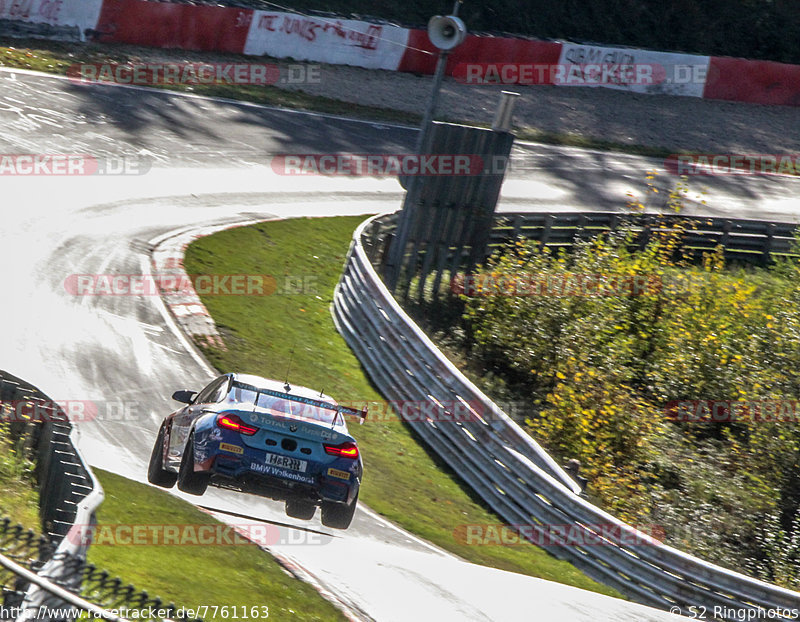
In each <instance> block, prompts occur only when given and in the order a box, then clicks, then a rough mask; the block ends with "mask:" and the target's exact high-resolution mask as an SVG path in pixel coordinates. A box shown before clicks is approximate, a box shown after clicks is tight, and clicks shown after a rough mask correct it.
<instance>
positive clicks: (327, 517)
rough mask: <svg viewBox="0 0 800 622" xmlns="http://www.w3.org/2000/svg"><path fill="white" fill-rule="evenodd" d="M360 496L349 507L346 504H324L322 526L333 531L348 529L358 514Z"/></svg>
mask: <svg viewBox="0 0 800 622" xmlns="http://www.w3.org/2000/svg"><path fill="white" fill-rule="evenodd" d="M356 505H358V495H356V498H355V499H353V501H352V502H351V503H350V504H349V505H345V504H344V503H332V502H323V503H322V524H323V525H325V526H326V527H331V528H333V529H347V528H348V527H349V526H350V523H352V522H353V515H354V514H355V513H356Z"/></svg>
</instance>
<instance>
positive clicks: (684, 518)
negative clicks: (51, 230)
mask: <svg viewBox="0 0 800 622" xmlns="http://www.w3.org/2000/svg"><path fill="white" fill-rule="evenodd" d="M687 226H688V225H687V224H686V223H682V222H678V223H676V224H674V225H671V226H670V227H671V228H670V227H668V228H667V230H666V231H663V232H661V233H659V234H657V235H655V236H654V237H653V238H652V239H651V240H650V242H649V243H648V244H647V245H646V247H645V248H643V249H641V250H639V248H638V246H637V245H636V244H635V243H634V242H635V240H634V237H633V236H634V233H633V231H632V230H631V229H629V228H625V227H623V228H622V229H621V230H619V231H617V232H614V233H608V234H604V235H600V236H597V237H594V238H592V239H589V240H588V241H583V242H578V243H577V244H576V245H575V247H574V249H573V250H572V251H571V252H569V253H567V252H564V251H561V252H551V251H550V250H549V249H548V248H543V247H542V246H541V245H540V244H539V243H537V242H531V241H521V240H520V241H516V242H514V243H512V244H510V245H508V246H507V247H506V248H505V249H504V251H503V252H502V253H500V254H498V255H496V256H494V257H492V258H491V259H490V260H489V262H488V263H487V265H486V266H485V267H484V268H483V269H482V270H481V271H480V273H479V275H478V276H477V277H476V279H475V281H474V284H473V285H474V287H475V288H477V291H476V292H473V293H476V294H477V295H471V296H464V297H463V300H464V304H465V310H464V316H463V320H464V323H465V326H464V329H465V330H464V334H465V335H466V337H465V342H464V344H463V346H464V350H465V353H466V354H467V355H468V356H465V357H464V358H465V360H469V361H471V366H472V370H473V372H475V373H477V374H478V375H480V376H481V378H482V386H483V387H484V388H486V390H488V391H489V392H490V393H492V394H494V395H496V394H497V393H498V392H500V393H502V397H503V399H509V398H511V399H516V400H520V401H527V402H528V403H530V404H531V405H532V407H531V410H530V412H529V413H527V417H526V418H525V425H526V426H527V427H528V429H529V430H530V433H531V434H532V435H533V436H534V437H535V438H536V439H537V440H539V441H540V442H542V443H543V444H544V446H545V447H547V448H548V450H550V451H551V452H553V453H554V454H555V455H556V456H558V457H559V458H561V459H563V460H566V459H570V458H577V459H578V460H580V462H581V464H582V473H583V474H584V475H585V476H586V477H588V478H589V480H590V495H591V496H592V498H593V499H594V500H595V501H596V502H597V503H599V504H600V505H601V506H602V507H604V508H606V509H608V510H609V511H611V512H613V513H614V514H616V515H617V516H619V517H620V518H622V519H625V520H627V521H630V522H639V523H640V524H642V523H647V524H658V525H660V526H662V527H663V528H664V530H665V533H666V538H667V540H668V541H669V542H671V543H673V544H676V545H678V546H680V547H682V548H684V549H688V550H690V551H694V552H695V553H697V554H700V555H702V556H704V557H706V558H707V559H710V560H711V561H715V562H718V563H722V564H725V565H728V566H730V567H732V568H737V569H739V568H742V567H745V568H748V569H749V571H750V572H752V573H753V574H755V575H757V576H760V577H763V578H766V579H768V580H774V581H778V582H780V583H782V584H784V585H786V586H787V587H791V588H794V589H796V588H798V587H800V577H799V576H798V572H797V567H796V565H795V564H796V562H797V558H798V555H800V544H798V543H800V530H799V526H800V517H799V516H800V515H798V507H799V506H800V427H798V424H797V422H796V421H795V420H794V416H793V415H794V413H791V416H790V417H784V418H785V419H787V420H774V419H775V417H767V418H766V420H765V419H764V418H763V417H754V416H748V415H747V413H745V414H742V415H739V416H736V414H735V413H734V416H733V417H731V418H730V419H731V420H727V421H707V420H700V421H692V420H688V421H687V420H685V419H686V417H681V416H679V417H677V418H676V417H674V416H671V415H674V414H675V413H676V412H677V411H675V410H674V409H673V410H668V408H667V407H668V406H669V405H670V403H671V402H675V401H687V400H708V401H714V402H719V401H732V402H757V401H779V402H780V403H788V401H790V400H796V399H797V396H798V394H799V393H800V391H799V389H800V347H798V343H800V292H798V288H797V283H798V282H800V264H798V262H796V261H789V260H786V261H783V262H780V263H779V264H778V265H776V266H774V267H772V268H770V269H756V268H752V267H743V266H732V265H726V263H725V260H724V258H723V255H722V252H721V249H717V251H715V252H713V253H708V254H706V255H705V256H704V257H702V259H700V260H699V261H690V258H689V257H687V256H684V254H683V252H682V251H680V250H679V249H680V241H681V239H682V237H683V235H684V233H685V231H686V228H687ZM585 275H601V276H600V277H599V281H598V282H599V283H600V285H593V282H592V280H591V279H588V278H587V277H586V276H585ZM615 279H616V286H615V285H614V283H615ZM637 283H638V285H639V289H638V290H636V289H635V284H637ZM502 291H506V292H507V293H508V292H510V293H512V294H514V295H498V293H499V292H502ZM498 379H499V380H498ZM498 387H499V388H500V389H499V391H498ZM687 412H689V411H687ZM750 412H751V413H752V412H753V410H752V409H751V411H750ZM767 414H768V413H767V412H764V415H767ZM784 414H785V415H786V414H789V413H784ZM681 419H684V420H681ZM687 526H689V527H690V528H689V529H688V530H687Z"/></svg>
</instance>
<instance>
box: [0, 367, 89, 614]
mask: <svg viewBox="0 0 800 622" xmlns="http://www.w3.org/2000/svg"><path fill="white" fill-rule="evenodd" d="M0 401H1V402H2V404H3V406H2V409H1V410H0V412H2V413H3V415H5V414H6V412H7V407H6V405H10V407H11V408H15V407H16V408H18V405H19V404H20V403H21V402H25V403H27V404H30V405H31V407H33V408H36V407H37V406H38V408H39V410H38V412H39V413H40V416H39V417H31V418H30V419H25V418H18V417H16V416H15V417H11V422H10V423H9V424H8V427H9V434H10V437H11V438H12V439H17V442H19V443H21V444H22V445H25V446H28V447H31V448H35V451H36V476H37V481H38V484H39V511H40V516H41V521H42V524H43V525H44V527H45V530H46V536H47V539H48V544H49V546H48V547H47V551H48V555H47V557H43V558H42V559H40V560H39V561H38V563H37V568H36V574H37V576H38V577H39V578H41V579H43V580H45V581H46V582H47V581H50V582H52V583H54V584H57V585H59V586H60V587H61V588H64V589H67V590H77V589H79V588H80V585H81V582H82V574H81V572H76V570H75V567H74V564H73V563H72V560H84V559H85V558H86V550H87V548H88V547H87V545H86V544H84V543H85V542H88V538H85V537H84V532H85V531H86V530H87V529H88V528H89V526H90V525H92V524H94V512H95V510H96V509H97V508H98V506H99V505H100V503H102V501H103V489H102V488H101V487H100V483H99V482H98V481H97V479H96V478H95V476H94V474H93V473H92V472H91V470H90V469H89V467H88V466H87V464H86V463H85V461H84V460H83V457H82V456H81V454H80V452H79V451H78V450H77V449H76V447H75V444H74V442H73V441H74V438H73V435H74V428H73V427H72V424H71V423H70V422H69V421H68V420H67V417H66V415H65V414H64V413H63V412H62V411H61V410H60V409H59V408H58V407H57V406H54V404H53V402H52V401H51V400H50V399H48V397H47V396H46V395H44V394H43V393H42V392H41V391H39V390H38V389H37V388H36V387H34V386H32V385H30V384H29V383H27V382H25V381H23V380H21V379H19V378H17V377H15V376H12V375H11V374H8V373H7V372H3V371H0ZM16 412H19V410H17V411H16ZM37 419H38V420H37ZM75 525H80V526H81V527H80V529H81V533H80V534H79V535H80V536H81V537H79V538H66V535H67V533H68V532H69V531H70V530H71V529H73V528H74V526H75ZM18 596H21V594H18ZM12 599H13V597H12ZM51 600H52V594H51V592H48V591H47V590H42V589H41V588H40V587H39V585H38V584H37V583H36V582H34V583H32V584H31V585H30V587H29V588H28V589H27V591H26V593H25V594H24V601H23V602H22V603H18V604H21V605H22V606H23V607H25V608H26V609H28V608H30V609H31V610H35V609H37V608H38V607H39V605H42V604H45V603H46V602H50V601H51Z"/></svg>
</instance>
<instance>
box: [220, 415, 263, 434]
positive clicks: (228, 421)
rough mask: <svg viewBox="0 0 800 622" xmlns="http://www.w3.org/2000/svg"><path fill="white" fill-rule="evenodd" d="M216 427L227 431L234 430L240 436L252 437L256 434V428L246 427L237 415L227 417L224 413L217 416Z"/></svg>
mask: <svg viewBox="0 0 800 622" xmlns="http://www.w3.org/2000/svg"><path fill="white" fill-rule="evenodd" d="M217 425H218V426H219V427H221V428H225V429H227V430H235V431H237V432H241V433H242V434H246V435H247V436H252V435H253V434H255V433H256V432H258V428H256V427H254V426H252V425H247V424H246V423H245V422H244V421H242V420H241V418H240V417H239V415H229V414H226V413H223V414H221V415H218V416H217Z"/></svg>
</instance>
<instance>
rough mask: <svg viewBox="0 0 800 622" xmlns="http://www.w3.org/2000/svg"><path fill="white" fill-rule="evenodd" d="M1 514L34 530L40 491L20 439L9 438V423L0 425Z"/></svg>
mask: <svg viewBox="0 0 800 622" xmlns="http://www.w3.org/2000/svg"><path fill="white" fill-rule="evenodd" d="M0 433H2V439H3V440H2V441H1V442H0V517H8V518H10V519H11V521H12V523H19V524H21V525H24V526H25V527H27V528H29V529H33V530H34V531H36V532H37V533H38V532H40V531H41V529H42V528H41V524H40V522H39V492H38V491H37V489H36V480H35V479H34V476H33V469H34V464H33V461H32V460H31V459H30V457H29V456H27V455H26V452H25V450H24V449H23V440H24V439H20V440H19V441H16V442H14V441H12V440H11V439H10V437H9V426H8V424H3V425H2V426H0Z"/></svg>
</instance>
